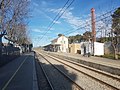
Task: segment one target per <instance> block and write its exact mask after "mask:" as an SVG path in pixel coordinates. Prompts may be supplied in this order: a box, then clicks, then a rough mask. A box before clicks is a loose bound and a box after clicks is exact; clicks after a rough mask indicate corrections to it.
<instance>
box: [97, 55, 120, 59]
mask: <svg viewBox="0 0 120 90" xmlns="http://www.w3.org/2000/svg"><path fill="white" fill-rule="evenodd" d="M97 57H103V58H109V59H114V54H105V55H101V56H97ZM118 59H120V54H119V55H118Z"/></svg>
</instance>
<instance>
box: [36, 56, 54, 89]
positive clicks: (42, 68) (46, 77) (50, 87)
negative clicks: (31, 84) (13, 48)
mask: <svg viewBox="0 0 120 90" xmlns="http://www.w3.org/2000/svg"><path fill="white" fill-rule="evenodd" d="M38 57H39V56H38ZM37 63H38V64H39V67H40V68H41V70H42V72H43V74H44V77H45V79H46V83H47V84H46V85H47V86H45V87H46V88H47V89H46V90H54V87H53V85H52V84H51V82H50V80H49V78H48V76H47V73H46V71H45V69H44V67H43V66H42V65H41V64H40V61H39V60H38V58H37ZM37 63H36V64H37ZM36 66H37V65H36ZM36 68H37V67H36ZM38 75H39V73H38V71H37V76H38ZM37 78H38V77H37ZM38 84H39V85H38V87H39V90H40V88H41V86H40V83H39V81H38Z"/></svg>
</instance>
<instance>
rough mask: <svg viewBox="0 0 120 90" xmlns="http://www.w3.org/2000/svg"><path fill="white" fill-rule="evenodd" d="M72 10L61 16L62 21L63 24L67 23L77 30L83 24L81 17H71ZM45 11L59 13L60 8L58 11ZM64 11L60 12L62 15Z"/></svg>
mask: <svg viewBox="0 0 120 90" xmlns="http://www.w3.org/2000/svg"><path fill="white" fill-rule="evenodd" d="M73 9H74V8H73V7H72V8H70V9H68V10H66V11H65V13H64V14H63V15H62V17H61V18H62V19H64V21H65V22H67V23H69V24H70V25H71V26H72V27H73V28H74V29H76V28H78V27H79V26H80V25H81V24H83V23H84V21H83V20H81V17H76V16H74V15H73V13H72V10H73ZM47 11H49V12H52V13H59V12H60V11H61V8H59V9H48V10H47ZM63 12H64V10H62V11H61V13H63Z"/></svg>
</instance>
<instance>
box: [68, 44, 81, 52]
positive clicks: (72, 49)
mask: <svg viewBox="0 0 120 90" xmlns="http://www.w3.org/2000/svg"><path fill="white" fill-rule="evenodd" d="M80 46H81V44H80V43H72V44H69V53H79V54H81V47H80Z"/></svg>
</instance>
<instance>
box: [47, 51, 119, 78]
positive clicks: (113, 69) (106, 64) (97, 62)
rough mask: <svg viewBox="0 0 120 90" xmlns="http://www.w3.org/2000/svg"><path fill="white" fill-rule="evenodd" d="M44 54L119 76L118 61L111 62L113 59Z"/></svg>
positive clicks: (57, 53) (67, 54)
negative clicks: (60, 57)
mask: <svg viewBox="0 0 120 90" xmlns="http://www.w3.org/2000/svg"><path fill="white" fill-rule="evenodd" d="M45 52H46V51H45ZM46 53H49V54H54V55H57V56H62V57H64V58H67V59H71V60H73V61H76V62H79V63H81V64H84V65H87V66H90V67H93V68H96V69H99V70H102V71H106V72H108V73H111V74H114V75H118V76H120V60H113V59H107V58H101V57H95V56H90V57H85V56H82V55H80V54H71V53H60V52H46Z"/></svg>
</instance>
